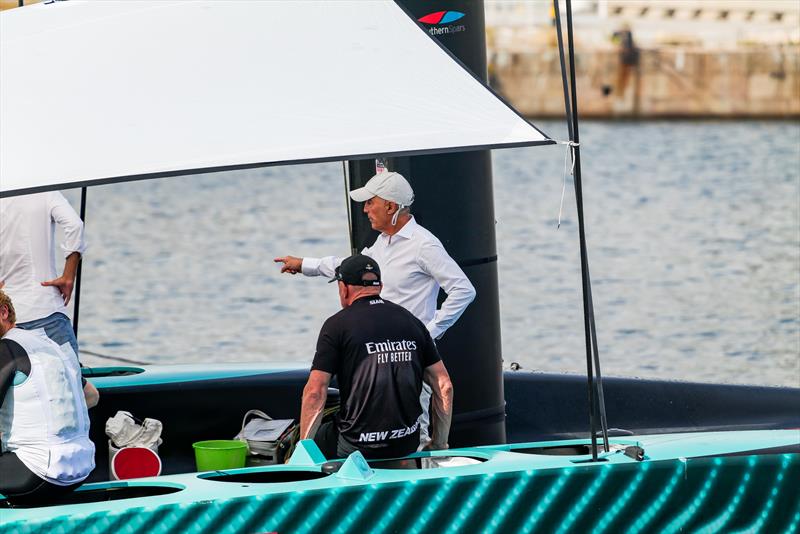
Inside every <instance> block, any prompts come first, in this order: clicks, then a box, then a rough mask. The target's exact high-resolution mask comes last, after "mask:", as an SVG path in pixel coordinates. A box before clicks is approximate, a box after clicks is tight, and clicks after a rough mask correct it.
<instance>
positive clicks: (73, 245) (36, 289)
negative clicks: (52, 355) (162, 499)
mask: <svg viewBox="0 0 800 534" xmlns="http://www.w3.org/2000/svg"><path fill="white" fill-rule="evenodd" d="M56 226H58V227H59V228H61V229H62V230H63V232H64V243H63V244H62V246H61V248H62V249H63V252H64V256H65V260H64V270H63V272H62V273H61V275H58V274H57V272H56V254H55V241H54V240H55V228H56ZM85 252H86V241H85V240H84V238H83V221H81V218H80V217H79V216H78V214H77V213H75V210H74V209H72V206H70V204H69V202H68V201H67V199H66V198H64V195H62V194H61V193H59V192H58V191H51V192H48V193H38V194H33V195H22V196H17V197H11V198H3V199H0V288H2V289H4V290H5V292H6V293H7V294H8V295H9V297H11V298H12V299H13V300H14V303H15V307H16V310H17V318H18V319H19V322H18V323H17V328H21V329H23V330H37V329H40V328H41V329H43V330H44V332H45V334H46V335H47V337H49V338H50V339H52V340H53V341H54V342H55V343H56V345H58V346H59V347H61V349H62V350H63V351H64V352H66V353H70V352H71V353H73V354H74V357H75V359H76V362H77V361H79V357H78V339H77V338H76V337H75V331H74V330H73V329H72V324H71V323H70V320H69V317H67V305H68V304H69V302H70V299H71V298H72V289H73V287H74V286H75V276H76V273H77V271H78V263H80V261H81V258H82V256H83V254H84V253H85ZM84 393H85V394H86V396H87V399H90V400H91V403H92V405H94V404H96V403H97V398H98V396H99V393H98V391H97V389H96V388H95V387H94V386H93V385H92V384H91V383H90V382H87V381H85V380H84Z"/></svg>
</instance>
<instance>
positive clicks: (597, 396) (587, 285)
mask: <svg viewBox="0 0 800 534" xmlns="http://www.w3.org/2000/svg"><path fill="white" fill-rule="evenodd" d="M553 8H554V14H555V18H556V32H557V37H558V47H559V59H560V62H561V79H562V83H563V86H564V107H565V111H566V115H567V127H568V130H569V138H570V141H571V142H572V150H573V157H574V178H575V201H576V204H577V210H578V233H579V240H580V255H581V282H582V288H583V314H584V315H583V317H584V336H585V339H586V371H587V381H588V392H589V427H590V433H591V443H592V458H593V459H595V460H596V459H597V421H596V416H597V414H598V412H599V416H600V427H601V431H602V435H603V445H604V449H605V450H606V451H608V450H609V443H608V424H607V421H606V410H605V399H604V396H603V381H602V375H601V373H600V357H599V351H598V348H597V329H596V325H595V320H594V302H593V299H592V286H591V278H590V275H589V259H588V251H587V246H586V232H585V224H584V214H583V186H582V182H581V160H580V133H579V129H578V100H577V89H576V80H575V52H574V42H573V27H572V2H571V0H566V8H567V40H568V45H569V48H568V53H569V75H570V76H569V78H570V79H569V87H568V85H567V77H566V72H567V71H566V68H565V63H564V42H563V36H562V32H561V16H560V10H559V0H553ZM595 374H596V376H597V378H596V379H595Z"/></svg>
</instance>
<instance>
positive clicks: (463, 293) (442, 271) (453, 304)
mask: <svg viewBox="0 0 800 534" xmlns="http://www.w3.org/2000/svg"><path fill="white" fill-rule="evenodd" d="M419 261H420V264H421V266H422V268H423V269H424V270H425V272H427V273H428V274H429V275H431V276H432V277H433V279H434V280H436V282H437V283H438V284H439V286H441V288H442V289H444V292H445V293H447V298H446V299H445V300H444V302H442V306H441V307H440V308H439V309H438V310H436V313H434V315H433V319H431V321H430V322H429V323H428V324H426V325H425V326H426V328H427V329H428V332H430V334H431V337H432V338H433V339H439V338H440V337H442V335H444V333H445V331H446V330H447V329H448V328H450V327H451V326H453V325H454V324H455V322H456V321H457V320H458V318H459V317H461V314H462V313H464V310H465V309H466V308H467V306H469V304H470V303H471V302H472V301H473V300H475V287H473V285H472V282H470V281H469V278H467V275H465V274H464V271H462V270H461V267H459V266H458V264H457V263H456V262H455V260H454V259H453V258H451V257H450V255H449V254H448V253H447V251H446V250H445V249H444V247H443V246H442V245H441V244H440V243H426V244H424V245H422V247H421V248H420V252H419Z"/></svg>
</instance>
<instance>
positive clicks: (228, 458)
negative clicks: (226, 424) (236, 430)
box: [192, 439, 247, 471]
mask: <svg viewBox="0 0 800 534" xmlns="http://www.w3.org/2000/svg"><path fill="white" fill-rule="evenodd" d="M192 447H194V459H195V462H196V463H197V471H217V470H220V469H236V468H237V467H244V461H245V458H246V457H247V443H245V442H244V441H239V440H235V439H212V440H209V441H198V442H197V443H194V444H193V445H192Z"/></svg>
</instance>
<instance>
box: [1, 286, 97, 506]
mask: <svg viewBox="0 0 800 534" xmlns="http://www.w3.org/2000/svg"><path fill="white" fill-rule="evenodd" d="M0 336H2V338H1V339H0V446H1V447H0V494H2V495H3V496H5V497H6V498H7V499H8V501H9V502H10V503H12V504H28V505H34V506H35V505H41V504H47V503H48V502H50V501H51V500H54V499H57V498H58V497H59V496H61V495H63V494H65V493H67V492H69V491H71V490H73V489H75V488H76V487H78V486H79V485H80V484H81V483H82V482H83V481H84V480H85V479H86V477H88V476H89V473H91V472H92V470H93V469H94V467H95V464H94V452H95V450H94V444H93V443H92V442H91V441H90V440H89V412H88V409H87V407H86V401H85V399H84V395H83V388H82V385H81V371H80V367H79V366H78V361H77V360H76V359H75V357H74V356H73V355H71V354H70V355H67V354H66V353H65V352H64V351H63V350H61V347H59V346H58V345H57V344H56V343H55V342H53V341H52V340H50V339H49V338H48V337H47V336H45V335H44V333H43V332H42V331H41V330H38V331H28V330H23V329H21V328H17V327H16V314H15V311H14V305H13V304H12V303H11V299H10V298H9V297H8V295H6V294H5V293H4V292H3V291H2V290H0Z"/></svg>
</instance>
